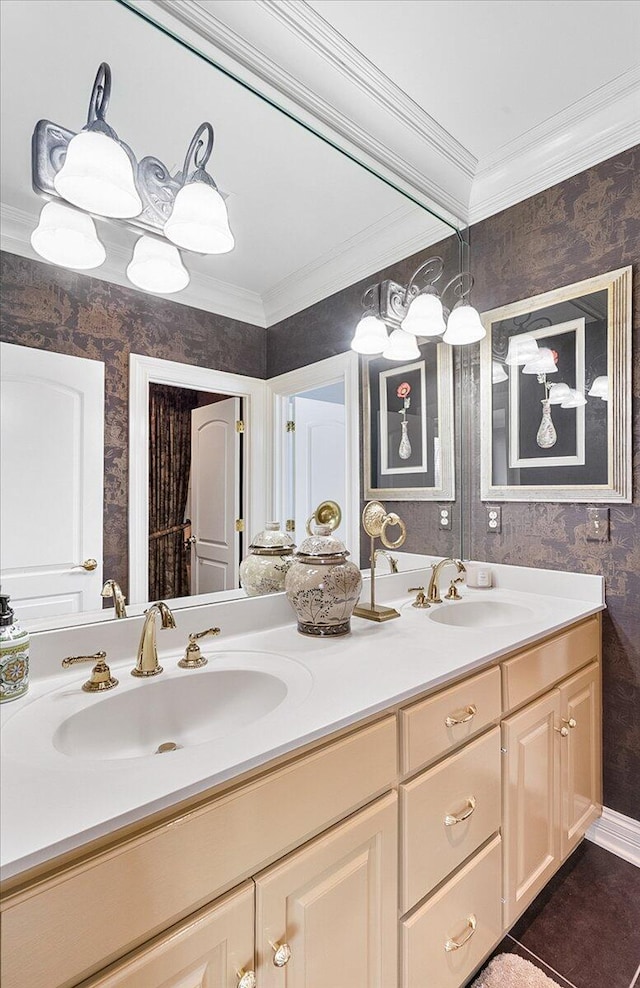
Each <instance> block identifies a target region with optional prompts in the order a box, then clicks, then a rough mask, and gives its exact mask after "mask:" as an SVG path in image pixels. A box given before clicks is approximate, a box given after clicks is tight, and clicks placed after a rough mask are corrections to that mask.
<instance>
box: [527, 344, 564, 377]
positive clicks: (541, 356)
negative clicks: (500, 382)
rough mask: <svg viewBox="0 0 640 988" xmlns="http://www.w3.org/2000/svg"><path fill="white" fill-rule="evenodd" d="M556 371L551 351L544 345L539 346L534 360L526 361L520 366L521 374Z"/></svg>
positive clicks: (552, 372) (555, 372)
mask: <svg viewBox="0 0 640 988" xmlns="http://www.w3.org/2000/svg"><path fill="white" fill-rule="evenodd" d="M557 372H558V368H557V366H556V362H555V360H554V359H553V352H552V351H551V350H550V349H549V348H548V347H546V346H541V347H539V349H538V355H537V357H536V358H535V360H530V361H528V362H527V363H526V364H525V365H524V367H523V368H522V373H523V374H557Z"/></svg>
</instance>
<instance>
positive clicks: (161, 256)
mask: <svg viewBox="0 0 640 988" xmlns="http://www.w3.org/2000/svg"><path fill="white" fill-rule="evenodd" d="M127 278H128V279H129V281H130V282H131V284H132V285H136V286H137V287H138V288H142V289H143V290H144V291H145V292H157V294H159V295H170V294H171V292H180V291H182V289H183V288H186V287H187V285H188V284H189V272H188V271H187V269H186V268H185V266H184V264H183V263H182V258H181V257H180V252H179V250H178V248H177V247H174V246H173V244H163V243H162V241H161V240H155V239H154V238H153V237H140V239H139V240H138V241H137V243H136V245H135V247H134V248H133V257H132V258H131V261H130V262H129V265H128V267H127Z"/></svg>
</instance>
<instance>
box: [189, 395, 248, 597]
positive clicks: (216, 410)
mask: <svg viewBox="0 0 640 988" xmlns="http://www.w3.org/2000/svg"><path fill="white" fill-rule="evenodd" d="M239 418H240V399H239V398H227V399H226V400H225V401H218V402H216V403H215V404H214V405H205V406H204V408H194V410H193V412H192V413H191V531H192V535H193V537H194V539H195V541H194V542H193V544H192V547H191V592H192V593H194V594H199V593H212V592H213V591H215V590H231V589H235V588H236V587H237V586H238V567H239V565H240V558H239V555H240V553H239V539H238V534H237V532H236V519H237V518H239V517H240V435H239V433H238V432H237V430H236V422H237V421H238V419H239Z"/></svg>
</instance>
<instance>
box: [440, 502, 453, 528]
mask: <svg viewBox="0 0 640 988" xmlns="http://www.w3.org/2000/svg"><path fill="white" fill-rule="evenodd" d="M440 528H443V529H446V531H451V508H440Z"/></svg>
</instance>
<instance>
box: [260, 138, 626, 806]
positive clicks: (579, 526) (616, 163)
mask: <svg viewBox="0 0 640 988" xmlns="http://www.w3.org/2000/svg"><path fill="white" fill-rule="evenodd" d="M470 243H471V252H470V253H471V270H472V273H473V275H474V277H475V280H476V284H475V287H474V290H473V294H472V301H473V304H474V305H475V306H476V307H477V308H478V309H480V311H483V310H485V309H491V308H494V307H496V306H499V305H505V304H507V303H509V302H513V301H516V300H518V299H522V298H527V297H529V296H531V295H535V294H537V293H539V292H545V291H550V290H551V289H553V288H558V287H561V286H562V285H568V284H571V283H572V282H575V281H580V280H582V279H584V278H589V277H592V276H593V275H596V274H600V273H603V272H605V271H610V270H613V269H615V268H619V267H624V266H626V265H629V264H632V265H633V279H634V293H633V314H634V327H635V329H634V358H633V359H634V373H633V423H634V425H633V450H634V477H635V481H634V503H633V505H628V506H617V507H616V506H611V541H610V542H608V543H605V544H601V543H593V542H587V541H586V538H585V515H586V508H585V505H571V504H518V503H506V504H504V505H503V513H502V519H503V521H502V534H501V535H497V536H496V535H487V534H486V533H485V529H486V524H485V510H486V506H485V505H483V503H482V502H481V501H480V498H479V490H480V475H479V466H480V462H479V450H480V445H479V439H480V437H479V416H478V410H479V408H480V400H479V398H480V391H479V366H478V348H477V347H473V348H469V350H467V351H464V352H463V351H460V352H459V354H457V360H458V363H457V366H456V376H457V380H456V389H457V395H458V398H459V396H460V393H461V391H460V389H462V394H463V395H464V402H463V408H464V416H463V422H462V427H463V428H462V432H461V435H462V443H463V450H464V456H463V468H464V484H463V488H464V496H465V497H464V505H463V519H462V520H463V526H462V527H463V532H462V534H463V536H464V540H463V545H464V553H465V555H466V556H468V557H471V558H473V557H475V558H478V559H486V560H489V561H495V562H504V563H513V564H515V565H520V566H538V567H544V568H547V569H563V570H571V571H574V572H579V573H599V574H602V575H604V577H605V580H606V594H607V604H608V610H607V611H606V613H605V616H604V761H605V777H604V798H605V803H606V805H607V806H608V807H610V808H611V809H614V810H617V811H618V812H620V813H624V814H626V815H628V816H631V817H633V818H635V819H640V785H639V782H638V780H639V779H640V492H639V481H638V470H639V468H640V147H636V148H632V149H631V150H629V151H626V152H624V153H623V154H620V155H616V157H614V158H611V159H610V160H609V161H605V162H602V163H601V164H599V165H597V166H596V167H594V168H590V169H588V170H587V171H585V172H582V173H581V174H580V175H576V176H575V177H574V178H571V179H568V180H567V181H565V182H562V183H560V184H559V185H556V186H554V187H553V188H551V189H548V190H546V191H545V192H542V193H540V194H539V195H536V196H533V197H532V198H531V199H527V200H526V201H524V202H522V203H519V204H517V205H515V206H512V207H511V208H510V209H507V210H505V211H504V212H502V213H499V214H497V215H496V216H492V217H490V218H489V219H487V220H484V221H483V222H481V223H478V224H476V225H475V226H473V227H471V230H470ZM438 247H439V248H441V249H442V250H444V251H445V252H446V251H447V244H446V243H445V244H444V245H438ZM453 247H454V243H453V242H452V243H451V244H450V248H453ZM433 252H435V248H434V250H433ZM429 253H432V251H431V250H430V251H429ZM424 256H425V254H424V252H422V253H421V255H417V256H416V257H413V258H408V259H407V260H406V261H403V262H401V263H400V264H397V265H394V266H393V268H391V269H388V271H387V272H382V273H381V274H380V277H390V276H392V277H396V278H397V279H398V280H399V281H402V280H403V275H405V276H407V275H408V274H409V273H410V272H411V270H413V268H414V267H415V266H416V265H417V263H418V260H419V259H421V258H422V259H424ZM447 259H448V266H449V264H453V265H455V261H456V256H455V254H452V253H451V252H449V253H448V254H447ZM375 280H378V279H377V278H375V277H372V278H369V279H367V280H366V281H364V282H361V283H359V284H357V285H354V286H352V287H351V288H349V289H345V291H343V292H340V293H338V294H337V295H334V296H332V297H331V298H329V299H325V300H324V301H323V302H320V303H319V304H318V305H315V306H313V307H311V308H310V309H307V310H305V312H302V313H299V314H298V315H297V316H294V317H292V318H290V319H287V320H285V321H284V322H282V323H280V324H279V325H277V326H274V327H272V328H270V329H269V331H268V335H269V343H268V361H267V367H268V372H269V376H270V377H271V376H272V375H274V374H278V373H282V372H284V371H285V370H290V369H292V368H294V367H299V366H302V365H303V364H305V363H308V362H309V361H311V360H320V359H322V358H323V357H328V356H331V355H332V354H334V353H340V352H342V351H344V350H346V349H347V348H348V346H349V341H350V338H351V335H352V333H353V328H354V326H355V324H356V322H357V320H358V317H359V313H360V295H361V293H362V290H363V288H365V287H366V285H367V284H370V283H371V282H373V281H375ZM459 475H460V474H459V473H458V476H459ZM389 503H390V502H389ZM394 509H395V510H398V511H399V512H400V513H401V514H402V516H403V517H404V518H405V519H406V521H407V524H408V527H409V533H410V534H409V539H408V541H407V546H406V547H407V549H411V550H413V551H415V552H433V553H438V554H443V555H444V554H447V555H449V554H450V553H451V551H454V552H455V551H457V549H456V546H457V545H459V538H460V530H459V528H458V525H459V524H460V518H459V516H458V512H457V510H456V511H455V512H454V532H453V533H448V532H440V531H438V528H437V516H436V511H437V507H436V506H434V505H432V504H429V503H428V502H413V503H410V502H409V503H407V502H405V503H396V504H395V505H394ZM455 529H457V530H455Z"/></svg>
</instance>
